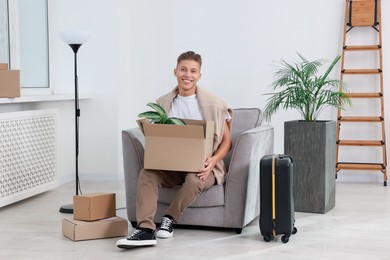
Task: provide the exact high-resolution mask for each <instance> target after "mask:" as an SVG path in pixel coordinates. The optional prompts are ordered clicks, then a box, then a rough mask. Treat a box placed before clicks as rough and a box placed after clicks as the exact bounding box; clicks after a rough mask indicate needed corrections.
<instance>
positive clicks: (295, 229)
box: [292, 227, 298, 235]
mask: <svg viewBox="0 0 390 260" xmlns="http://www.w3.org/2000/svg"><path fill="white" fill-rule="evenodd" d="M297 232H298V229H297V228H296V227H294V228H293V230H292V234H293V235H294V234H296V233H297Z"/></svg>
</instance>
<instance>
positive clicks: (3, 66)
mask: <svg viewBox="0 0 390 260" xmlns="http://www.w3.org/2000/svg"><path fill="white" fill-rule="evenodd" d="M0 70H8V64H7V63H0Z"/></svg>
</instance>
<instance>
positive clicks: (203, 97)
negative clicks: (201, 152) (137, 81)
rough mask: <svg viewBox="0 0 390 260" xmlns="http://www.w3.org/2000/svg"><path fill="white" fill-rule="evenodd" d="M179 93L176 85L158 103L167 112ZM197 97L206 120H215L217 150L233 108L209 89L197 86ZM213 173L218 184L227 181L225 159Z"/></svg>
mask: <svg viewBox="0 0 390 260" xmlns="http://www.w3.org/2000/svg"><path fill="white" fill-rule="evenodd" d="M178 94H179V89H178V87H175V88H174V89H173V90H172V91H171V92H169V93H168V94H166V95H163V96H161V97H160V98H158V99H157V103H158V104H159V105H161V106H162V107H163V108H164V109H165V111H167V114H169V111H170V109H171V104H172V101H173V99H174V98H175V97H176V96H177V95H178ZM196 97H197V99H198V102H199V107H200V111H201V113H202V116H203V119H204V120H209V121H214V122H215V129H214V146H213V152H215V151H216V150H217V149H218V147H219V145H220V144H221V141H222V136H223V132H224V126H225V120H226V112H229V114H230V116H231V117H232V119H233V110H232V109H231V108H229V107H228V105H227V104H226V103H225V101H224V100H223V99H221V98H220V97H218V96H216V95H214V94H212V93H210V92H209V91H207V90H205V89H203V88H200V87H196ZM232 121H233V120H230V121H229V122H228V126H229V129H231V125H232ZM213 173H214V176H215V179H216V181H217V184H221V183H223V182H224V181H225V173H226V167H225V164H224V162H223V160H221V161H219V162H218V163H217V164H216V165H215V167H214V169H213Z"/></svg>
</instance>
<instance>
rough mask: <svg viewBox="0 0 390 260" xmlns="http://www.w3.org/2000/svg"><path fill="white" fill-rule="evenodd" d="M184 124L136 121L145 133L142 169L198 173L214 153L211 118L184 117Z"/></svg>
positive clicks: (212, 122)
mask: <svg viewBox="0 0 390 260" xmlns="http://www.w3.org/2000/svg"><path fill="white" fill-rule="evenodd" d="M184 121H185V123H186V125H164V124H151V123H149V122H148V121H146V120H139V121H138V124H139V126H140V128H141V130H142V132H143V133H144V135H145V154H144V167H145V169H156V170H171V171H186V172H197V171H199V170H200V169H202V168H203V167H204V162H205V160H206V158H207V157H208V156H211V155H212V152H213V140H214V121H203V120H184Z"/></svg>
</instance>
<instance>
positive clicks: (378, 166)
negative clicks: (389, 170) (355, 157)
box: [336, 162, 386, 171]
mask: <svg viewBox="0 0 390 260" xmlns="http://www.w3.org/2000/svg"><path fill="white" fill-rule="evenodd" d="M336 168H337V170H377V171H381V170H384V169H386V167H385V166H384V164H383V163H351V162H339V163H337V166H336Z"/></svg>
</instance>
